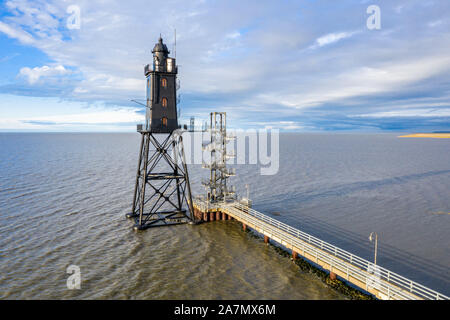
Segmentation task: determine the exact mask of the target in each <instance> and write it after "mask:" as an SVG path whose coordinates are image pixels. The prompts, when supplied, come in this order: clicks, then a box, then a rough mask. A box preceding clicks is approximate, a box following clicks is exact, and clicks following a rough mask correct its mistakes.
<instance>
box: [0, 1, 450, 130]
mask: <svg viewBox="0 0 450 320" xmlns="http://www.w3.org/2000/svg"><path fill="white" fill-rule="evenodd" d="M372 5H376V6H377V7H378V8H379V12H380V15H379V20H376V21H379V28H375V29H374V28H373V22H374V21H375V20H373V13H374V11H371V10H368V8H370V7H371V6H372ZM368 20H369V22H368ZM175 29H176V35H177V38H176V58H177V63H178V65H179V69H178V70H179V75H178V76H179V79H180V84H181V88H180V90H179V94H180V103H179V109H180V110H179V112H180V115H181V118H180V122H181V123H188V121H189V118H190V117H191V116H194V117H195V118H196V121H197V122H196V123H197V124H199V125H200V123H201V121H202V120H203V119H204V120H206V119H207V117H208V115H209V112H211V111H225V112H227V117H228V121H227V124H228V125H229V126H230V127H232V128H240V129H249V128H255V129H256V128H277V129H280V130H282V131H288V132H290V131H301V132H316V131H345V132H347V131H356V132H390V131H401V132H432V131H450V99H449V98H450V77H449V75H450V1H448V0H339V1H336V0H295V1H289V0H277V1H275V0H270V1H269V0H254V1H253V0H246V1H242V0H241V1H235V0H223V1H218V0H212V1H210V0H192V1H181V0H180V1H178V0H177V1H175V0H166V1H148V0H146V1H144V0H142V1H137V0H128V1H120V0H117V1H113V0H97V1H88V0H86V1H84V0H80V1H77V0H67V1H64V0H58V1H53V0H46V1H40V0H32V1H28V0H10V1H2V2H0V131H46V132H53V131H56V132H59V131H63V132H85V131H87V132H95V131H100V132H105V131H118V132H124V131H129V132H132V131H135V128H136V124H137V123H142V122H143V121H144V110H143V108H142V107H141V106H140V105H139V104H136V103H134V102H132V101H130V100H132V99H135V100H137V101H141V102H144V101H145V92H146V91H145V77H144V72H143V69H144V65H145V64H147V63H151V61H152V56H151V50H152V48H153V46H154V44H155V43H156V42H157V40H158V37H159V35H160V34H161V35H162V37H163V39H164V42H165V43H166V44H167V46H168V48H169V50H171V51H172V55H174V50H173V47H174V30H175Z"/></svg>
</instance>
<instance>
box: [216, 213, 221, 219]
mask: <svg viewBox="0 0 450 320" xmlns="http://www.w3.org/2000/svg"><path fill="white" fill-rule="evenodd" d="M216 220H220V211H216Z"/></svg>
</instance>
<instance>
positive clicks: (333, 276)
mask: <svg viewBox="0 0 450 320" xmlns="http://www.w3.org/2000/svg"><path fill="white" fill-rule="evenodd" d="M336 277H337V276H336V273H334V272H333V271H330V279H331V280H336Z"/></svg>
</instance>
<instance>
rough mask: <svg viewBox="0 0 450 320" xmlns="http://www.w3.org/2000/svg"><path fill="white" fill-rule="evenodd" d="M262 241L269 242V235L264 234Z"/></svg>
mask: <svg viewBox="0 0 450 320" xmlns="http://www.w3.org/2000/svg"><path fill="white" fill-rule="evenodd" d="M264 243H269V236H266V235H264Z"/></svg>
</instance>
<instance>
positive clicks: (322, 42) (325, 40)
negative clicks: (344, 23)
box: [311, 31, 357, 48]
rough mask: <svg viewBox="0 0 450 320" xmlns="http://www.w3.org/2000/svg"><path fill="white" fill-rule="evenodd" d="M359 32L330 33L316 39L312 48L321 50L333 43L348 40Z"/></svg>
mask: <svg viewBox="0 0 450 320" xmlns="http://www.w3.org/2000/svg"><path fill="white" fill-rule="evenodd" d="M356 33H357V32H356V31H354V32H338V33H329V34H327V35H324V36H322V37H320V38H317V39H316V42H315V44H314V45H313V46H311V48H319V47H323V46H327V45H329V44H332V43H336V42H338V41H340V40H342V39H347V38H350V37H352V36H353V35H355V34H356Z"/></svg>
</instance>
